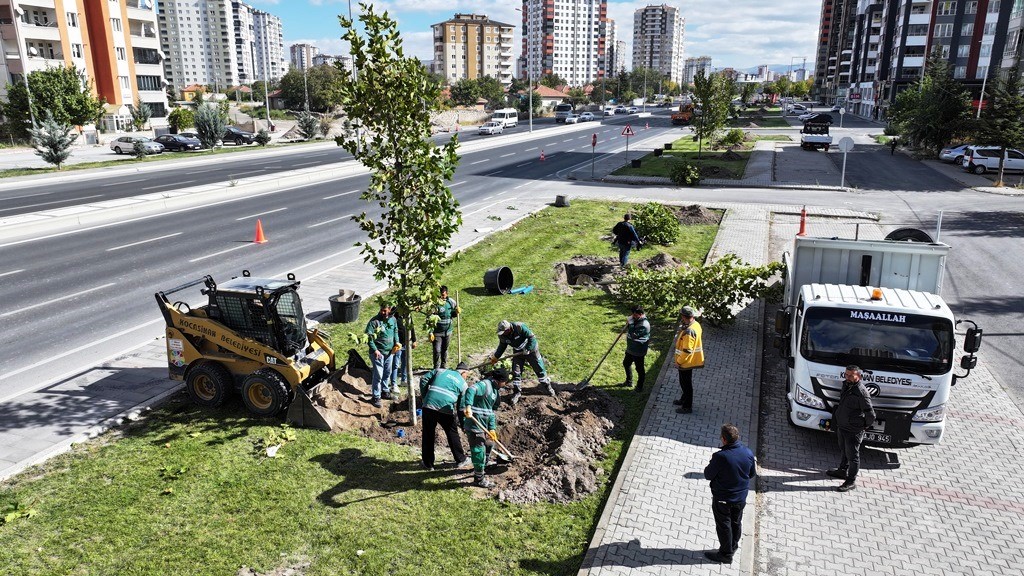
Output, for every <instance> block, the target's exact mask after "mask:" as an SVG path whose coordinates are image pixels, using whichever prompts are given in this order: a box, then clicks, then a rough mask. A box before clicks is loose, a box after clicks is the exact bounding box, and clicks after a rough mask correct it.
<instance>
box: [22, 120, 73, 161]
mask: <svg viewBox="0 0 1024 576" xmlns="http://www.w3.org/2000/svg"><path fill="white" fill-rule="evenodd" d="M29 135H30V137H31V138H32V146H33V147H34V148H35V153H36V156H39V157H40V158H42V159H43V161H45V162H46V163H47V164H53V165H54V166H56V167H57V170H60V169H61V167H63V165H64V162H65V161H66V160H67V159H68V157H70V156H71V146H72V145H74V143H75V140H76V139H77V138H78V133H77V132H73V131H72V129H71V125H70V124H60V123H59V122H57V121H56V120H54V119H53V114H51V113H49V112H47V113H46V119H45V120H43V121H42V123H41V124H40V125H39V126H38V127H37V128H32V129H30V130H29Z"/></svg>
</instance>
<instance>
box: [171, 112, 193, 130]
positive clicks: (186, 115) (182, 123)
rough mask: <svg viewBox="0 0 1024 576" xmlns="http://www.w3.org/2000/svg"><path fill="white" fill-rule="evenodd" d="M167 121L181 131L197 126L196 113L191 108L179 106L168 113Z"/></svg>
mask: <svg viewBox="0 0 1024 576" xmlns="http://www.w3.org/2000/svg"><path fill="white" fill-rule="evenodd" d="M167 123H168V124H170V125H171V127H172V128H174V129H175V130H176V131H178V132H181V131H184V130H186V129H188V128H191V127H193V126H195V114H194V113H193V112H192V109H191V108H186V107H184V106H182V107H178V108H175V109H174V110H171V113H170V114H168V115H167Z"/></svg>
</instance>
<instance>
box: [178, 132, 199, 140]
mask: <svg viewBox="0 0 1024 576" xmlns="http://www.w3.org/2000/svg"><path fill="white" fill-rule="evenodd" d="M178 136H184V137H185V138H195V139H196V140H199V134H196V133H195V132H178Z"/></svg>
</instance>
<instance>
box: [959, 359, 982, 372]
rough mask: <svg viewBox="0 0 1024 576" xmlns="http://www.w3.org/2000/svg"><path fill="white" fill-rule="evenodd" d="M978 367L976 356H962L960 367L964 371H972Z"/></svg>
mask: <svg viewBox="0 0 1024 576" xmlns="http://www.w3.org/2000/svg"><path fill="white" fill-rule="evenodd" d="M977 366H978V357H977V356H964V357H963V358H961V359H960V367H961V368H963V369H964V370H973V369H974V368H975V367H977Z"/></svg>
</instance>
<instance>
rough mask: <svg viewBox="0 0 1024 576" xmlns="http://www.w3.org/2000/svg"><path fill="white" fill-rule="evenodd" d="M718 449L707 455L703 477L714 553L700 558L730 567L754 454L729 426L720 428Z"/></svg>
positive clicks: (738, 535) (741, 528)
mask: <svg viewBox="0 0 1024 576" xmlns="http://www.w3.org/2000/svg"><path fill="white" fill-rule="evenodd" d="M721 441H722V449H721V450H719V451H718V452H715V453H714V454H712V455H711V462H710V463H709V464H708V466H707V468H705V469H704V478H706V479H708V480H710V481H711V498H712V502H711V512H712V514H714V516H715V530H716V531H717V532H718V543H719V548H718V550H717V551H716V550H708V551H707V552H705V553H704V556H706V557H707V558H708V560H711V561H712V562H720V563H723V564H732V557H733V554H735V553H736V550H737V549H738V548H739V547H740V536H741V535H742V534H743V525H742V522H743V507H744V506H746V504H747V492H748V491H749V488H750V479H751V478H753V477H754V474H756V473H757V472H756V471H757V464H756V462H755V461H754V453H753V452H751V451H750V448H747V447H746V446H744V445H743V443H742V442H740V431H739V428H736V427H735V426H733V425H732V424H725V425H723V426H722V432H721Z"/></svg>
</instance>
